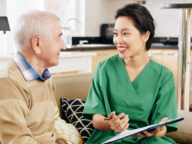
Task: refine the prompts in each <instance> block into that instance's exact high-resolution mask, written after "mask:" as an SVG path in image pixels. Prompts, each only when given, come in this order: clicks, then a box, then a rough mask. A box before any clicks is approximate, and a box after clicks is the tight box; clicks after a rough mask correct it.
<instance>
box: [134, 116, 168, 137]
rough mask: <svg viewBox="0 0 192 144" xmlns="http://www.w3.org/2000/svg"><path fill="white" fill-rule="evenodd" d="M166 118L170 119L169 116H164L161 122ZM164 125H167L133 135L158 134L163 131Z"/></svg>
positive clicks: (147, 135) (146, 135)
mask: <svg viewBox="0 0 192 144" xmlns="http://www.w3.org/2000/svg"><path fill="white" fill-rule="evenodd" d="M166 120H168V118H167V117H166V118H163V119H162V120H161V122H163V121H166ZM163 127H165V126H160V127H157V128H155V129H153V130H152V131H150V132H148V131H144V132H143V133H138V134H135V135H132V137H152V136H155V135H157V134H158V133H159V132H160V131H162V130H163Z"/></svg>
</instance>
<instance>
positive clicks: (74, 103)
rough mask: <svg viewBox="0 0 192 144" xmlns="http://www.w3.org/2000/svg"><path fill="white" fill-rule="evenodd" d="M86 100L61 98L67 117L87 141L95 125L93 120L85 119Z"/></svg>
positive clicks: (84, 140)
mask: <svg viewBox="0 0 192 144" xmlns="http://www.w3.org/2000/svg"><path fill="white" fill-rule="evenodd" d="M85 102H86V100H84V99H73V100H68V99H65V98H61V107H62V110H63V112H64V114H65V115H66V117H67V119H68V120H69V122H70V123H71V124H73V125H74V126H75V127H76V128H77V129H78V131H79V133H80V134H81V137H82V139H83V142H84V143H86V142H87V140H88V138H89V136H90V135H91V134H92V132H93V130H94V127H93V124H92V121H90V120H88V119H85V118H84V117H83V115H82V113H83V109H84V107H85Z"/></svg>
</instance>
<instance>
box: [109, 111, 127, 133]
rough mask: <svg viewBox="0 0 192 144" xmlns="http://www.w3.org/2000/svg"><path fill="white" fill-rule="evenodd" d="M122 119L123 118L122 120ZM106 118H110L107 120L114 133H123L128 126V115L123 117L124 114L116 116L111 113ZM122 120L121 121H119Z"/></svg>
mask: <svg viewBox="0 0 192 144" xmlns="http://www.w3.org/2000/svg"><path fill="white" fill-rule="evenodd" d="M122 117H123V118H122ZM108 118H112V119H111V120H109V125H110V128H111V129H112V130H114V131H116V132H123V131H125V130H126V129H127V128H128V126H129V123H128V121H129V118H128V115H125V114H124V113H121V114H119V115H118V116H116V115H115V112H114V111H113V112H111V113H110V114H109V115H108ZM121 118H122V119H121Z"/></svg>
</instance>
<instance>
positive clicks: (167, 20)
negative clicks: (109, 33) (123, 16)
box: [84, 0, 191, 37]
mask: <svg viewBox="0 0 192 144" xmlns="http://www.w3.org/2000/svg"><path fill="white" fill-rule="evenodd" d="M136 1H138V0H85V33H84V35H85V36H100V26H101V24H103V23H114V16H115V13H116V10H117V9H119V8H121V7H123V6H124V5H125V4H128V3H133V2H136ZM162 3H191V0H174V1H173V0H146V4H145V5H144V6H145V7H147V8H148V10H149V11H150V12H151V14H152V16H153V17H154V19H155V23H156V32H155V33H156V35H155V36H160V37H163V36H166V37H177V36H178V28H179V25H178V22H179V14H180V10H176V9H159V5H160V4H162Z"/></svg>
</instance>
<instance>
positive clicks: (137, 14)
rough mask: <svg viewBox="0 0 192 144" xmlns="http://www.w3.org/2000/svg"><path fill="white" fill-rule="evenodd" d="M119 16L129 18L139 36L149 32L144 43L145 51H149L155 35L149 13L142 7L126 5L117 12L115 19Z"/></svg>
mask: <svg viewBox="0 0 192 144" xmlns="http://www.w3.org/2000/svg"><path fill="white" fill-rule="evenodd" d="M120 16H127V17H129V18H131V19H132V20H133V21H134V25H135V27H136V28H137V29H138V30H139V31H140V33H141V34H144V33H146V32H147V31H149V32H150V36H149V39H148V41H147V43H146V49H147V50H149V49H150V47H151V43H152V40H153V37H154V35H155V26H154V22H153V17H152V16H151V14H150V12H149V11H148V10H147V9H146V8H145V7H144V6H141V5H139V4H128V5H126V6H124V7H123V8H121V9H119V10H117V13H116V15H115V19H117V18H118V17H120Z"/></svg>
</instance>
